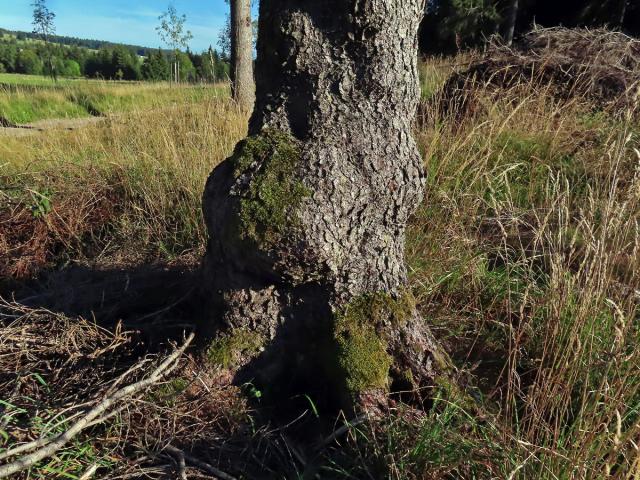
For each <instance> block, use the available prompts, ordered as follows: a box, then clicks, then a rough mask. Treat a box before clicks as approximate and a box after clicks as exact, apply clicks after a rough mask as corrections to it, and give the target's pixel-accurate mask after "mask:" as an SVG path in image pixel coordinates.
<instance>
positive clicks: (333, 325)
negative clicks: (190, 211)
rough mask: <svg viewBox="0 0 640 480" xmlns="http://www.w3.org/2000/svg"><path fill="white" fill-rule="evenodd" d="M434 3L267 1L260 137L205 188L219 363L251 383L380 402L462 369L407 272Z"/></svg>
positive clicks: (253, 131) (254, 132)
mask: <svg viewBox="0 0 640 480" xmlns="http://www.w3.org/2000/svg"><path fill="white" fill-rule="evenodd" d="M423 1H424V0H375V1H362V0H348V1H347V0H325V1H322V2H319V1H317V0H298V1H296V2H292V1H291V0H262V1H261V5H260V26H259V28H260V35H259V41H258V42H259V43H258V63H257V102H256V108H255V111H254V114H253V117H252V119H251V122H250V131H249V136H248V137H247V138H246V139H245V140H244V141H242V142H240V143H239V144H238V146H237V147H236V150H235V153H234V154H233V156H232V157H230V158H229V159H227V160H226V161H224V162H223V163H222V164H221V165H220V166H218V167H217V168H216V169H215V170H214V172H213V173H212V175H211V177H210V178H209V181H208V183H207V187H206V190H205V195H204V213H205V218H206V221H207V227H208V231H209V234H210V243H209V247H208V253H207V257H206V260H205V269H204V271H205V275H206V283H207V287H208V288H209V292H210V294H211V295H210V297H211V298H212V299H213V303H214V306H215V308H214V310H213V316H214V317H215V319H213V322H214V324H215V326H216V328H217V337H216V339H215V340H214V341H213V343H212V345H211V347H210V349H209V356H210V358H211V360H212V361H214V362H216V363H218V364H221V365H223V366H225V367H231V368H239V373H238V377H237V378H238V381H243V380H245V379H250V378H252V379H257V381H261V382H263V383H264V384H267V385H272V386H273V385H282V379H285V380H286V381H287V382H288V383H289V385H296V387H292V388H301V389H302V390H304V389H309V388H312V387H313V386H315V387H318V386H321V387H322V388H324V389H325V390H326V393H328V394H329V395H330V396H332V399H333V400H335V401H338V402H339V403H340V404H341V405H342V406H344V405H345V404H348V405H351V406H354V405H360V406H365V407H367V406H372V405H373V404H377V403H379V402H382V403H384V401H385V399H386V394H387V393H388V392H389V390H390V389H392V390H407V389H411V388H418V387H425V386H431V385H433V382H434V379H435V377H436V375H438V374H439V373H441V372H443V371H444V370H445V369H446V368H447V367H446V366H447V362H446V360H445V358H444V356H443V355H442V354H441V352H440V350H439V349H438V347H437V345H436V342H435V340H434V339H433V337H432V335H431V333H430V331H429V328H428V326H427V325H426V323H425V322H424V320H423V319H422V318H421V317H420V315H419V314H418V313H417V311H416V306H415V302H414V300H413V297H412V295H411V292H410V291H409V289H408V286H407V271H406V268H405V264H404V242H405V229H406V225H407V221H408V219H409V216H410V215H411V214H412V212H413V211H414V209H415V208H416V207H417V206H418V205H419V204H420V202H421V200H422V195H423V184H424V171H423V162H422V158H421V156H420V154H419V152H418V149H417V147H416V143H415V141H414V139H413V137H412V121H413V119H414V118H415V112H416V107H417V103H418V99H419V93H420V89H419V83H418V69H417V57H418V55H417V31H418V25H419V22H420V19H421V17H422V13H423V9H424V4H423ZM309 384H312V385H311V386H310V385H309ZM307 391H308V390H307ZM354 402H355V403H354Z"/></svg>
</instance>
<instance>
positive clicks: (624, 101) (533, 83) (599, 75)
mask: <svg viewBox="0 0 640 480" xmlns="http://www.w3.org/2000/svg"><path fill="white" fill-rule="evenodd" d="M520 87H525V88H534V89H545V92H548V93H549V94H551V95H553V96H554V97H555V98H558V99H560V100H570V99H584V100H586V101H588V102H589V103H590V104H591V105H593V107H594V108H596V109H606V110H610V111H613V112H628V111H631V112H634V113H637V111H638V106H639V103H640V41H639V40H636V39H634V38H631V37H629V36H627V35H625V34H623V33H621V32H613V31H610V30H606V29H597V30H589V29H567V28H560V27H558V28H545V29H543V28H537V29H535V30H533V31H532V32H530V33H529V34H527V35H525V36H524V38H523V39H522V40H521V41H520V42H518V43H517V44H516V45H514V46H513V47H509V46H507V45H504V44H503V43H500V41H499V40H493V41H491V42H490V44H489V46H488V47H487V49H486V50H485V52H483V54H481V55H480V56H479V57H478V58H477V59H475V60H472V61H471V63H470V65H469V67H468V68H466V69H465V70H463V71H462V72H459V73H456V74H454V75H453V76H452V77H451V78H450V79H449V80H448V81H447V83H446V84H445V86H444V88H443V90H442V102H443V104H442V108H443V109H444V111H445V112H448V113H463V114H464V113H468V111H469V110H470V109H471V110H473V106H474V100H475V97H476V93H477V92H480V91H487V90H489V91H494V92H496V93H498V94H504V92H506V91H508V90H511V89H514V88H516V89H517V88H520Z"/></svg>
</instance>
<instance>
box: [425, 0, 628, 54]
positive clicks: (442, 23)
mask: <svg viewBox="0 0 640 480" xmlns="http://www.w3.org/2000/svg"><path fill="white" fill-rule="evenodd" d="M426 8H427V10H426V15H425V19H424V21H423V24H422V28H421V34H420V43H421V49H422V51H423V52H424V53H453V52H455V51H458V50H462V49H465V48H473V47H478V46H481V45H482V44H483V43H484V42H485V41H486V40H487V38H489V37H491V36H492V35H496V34H502V35H503V36H505V32H507V33H506V36H507V37H509V36H510V32H513V34H514V35H515V37H516V38H517V37H518V35H519V34H522V33H524V32H527V31H529V30H530V29H531V28H532V26H533V25H534V23H535V24H537V25H540V26H544V27H552V26H558V25H563V26H566V27H602V26H607V27H610V28H614V29H618V30H622V31H624V32H626V33H628V34H630V35H634V36H639V35H640V0H428V2H427V7H426Z"/></svg>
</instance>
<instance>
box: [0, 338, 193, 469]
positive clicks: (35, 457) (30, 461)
mask: <svg viewBox="0 0 640 480" xmlns="http://www.w3.org/2000/svg"><path fill="white" fill-rule="evenodd" d="M194 337H195V334H194V333H191V334H190V335H189V337H188V338H187V339H186V341H185V343H184V344H183V345H182V347H180V348H178V349H176V350H175V351H174V352H173V353H172V354H171V355H170V356H169V357H167V358H166V359H165V360H164V361H163V362H162V363H161V364H160V365H159V366H158V367H157V368H156V369H155V370H154V371H153V372H152V373H151V375H150V376H149V377H148V378H145V379H143V380H140V381H139V382H136V383H133V384H131V385H128V386H126V387H123V388H121V389H120V390H118V391H116V392H115V393H113V394H112V395H110V396H106V397H105V398H103V400H102V401H101V402H100V403H99V404H97V405H96V406H95V407H94V408H92V409H91V410H89V411H88V412H87V413H86V414H85V415H84V416H83V417H82V418H81V419H80V420H78V421H77V422H76V423H74V424H73V425H72V426H71V427H70V428H69V429H68V430H66V431H65V432H63V433H61V434H59V435H57V436H55V437H53V438H49V439H41V440H36V441H35V442H31V443H30V444H28V445H29V447H30V448H29V450H31V449H33V448H38V450H36V451H34V452H33V453H30V454H29V455H26V456H24V457H21V458H19V459H17V460H15V461H14V462H11V463H7V464H5V465H1V466H0V478H6V477H8V476H10V475H13V474H14V473H18V472H21V471H22V470H26V469H27V468H30V467H32V466H33V465H35V464H36V463H38V462H39V461H41V460H43V459H45V458H47V457H50V456H52V455H54V454H55V453H56V452H57V451H59V450H60V449H62V448H63V447H64V446H65V445H66V444H67V443H69V442H70V441H71V440H72V439H73V438H74V437H75V436H76V435H78V434H79V433H80V432H82V431H83V430H84V429H86V428H88V427H90V426H91V425H95V421H96V420H98V419H106V418H108V417H109V414H107V415H104V414H105V413H106V412H107V411H108V410H110V409H111V408H112V407H113V406H114V405H116V404H117V403H118V402H119V401H120V400H122V399H124V398H127V397H130V396H132V395H135V394H137V393H140V392H142V391H144V390H146V389H147V388H149V387H150V386H151V385H153V384H155V383H157V382H159V381H160V380H162V379H163V378H164V377H165V376H166V375H168V374H169V373H170V372H171V371H173V370H174V369H175V368H176V366H177V365H178V360H179V359H180V357H181V356H182V354H183V353H184V351H185V350H186V349H187V347H188V346H189V345H190V344H191V342H192V341H193V339H194ZM25 448H26V447H25V446H18V447H15V448H13V449H10V450H8V451H6V452H4V454H3V455H4V457H12V456H15V455H16V454H18V453H20V452H23V451H25Z"/></svg>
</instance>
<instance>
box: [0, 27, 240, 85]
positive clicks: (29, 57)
mask: <svg viewBox="0 0 640 480" xmlns="http://www.w3.org/2000/svg"><path fill="white" fill-rule="evenodd" d="M25 35H26V34H25ZM54 38H60V37H54ZM66 38H69V37H66ZM138 53H139V49H137V47H131V46H127V45H113V44H103V46H102V47H101V48H99V49H98V50H90V49H89V48H85V47H80V46H78V45H71V46H69V45H66V44H65V45H62V44H59V43H51V44H50V45H49V46H46V45H45V44H44V43H43V42H39V41H33V40H29V39H28V37H23V38H22V39H20V38H18V36H17V35H15V34H9V35H5V36H4V37H1V38H0V72H8V73H24V74H30V75H41V74H44V75H48V74H49V73H50V72H49V70H50V69H51V68H53V69H54V71H55V72H56V74H57V75H59V76H63V77H82V76H84V77H87V78H103V79H107V80H150V81H165V80H169V79H170V76H171V67H170V61H172V59H173V56H174V55H177V57H178V58H177V60H178V61H179V62H180V80H181V81H189V82H198V81H207V82H211V81H221V80H226V79H228V76H229V62H228V60H227V59H226V58H224V57H222V56H221V55H219V54H218V52H217V51H215V50H213V49H211V48H210V49H209V50H207V51H204V52H202V53H194V52H192V51H190V50H187V51H186V52H182V51H178V52H177V53H175V54H174V52H168V51H166V50H162V49H158V50H151V49H145V53H146V55H145V56H141V55H139V54H138ZM49 55H50V56H51V59H52V60H51V66H50V65H49V62H48V61H43V60H42V59H46V58H48V57H49Z"/></svg>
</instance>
